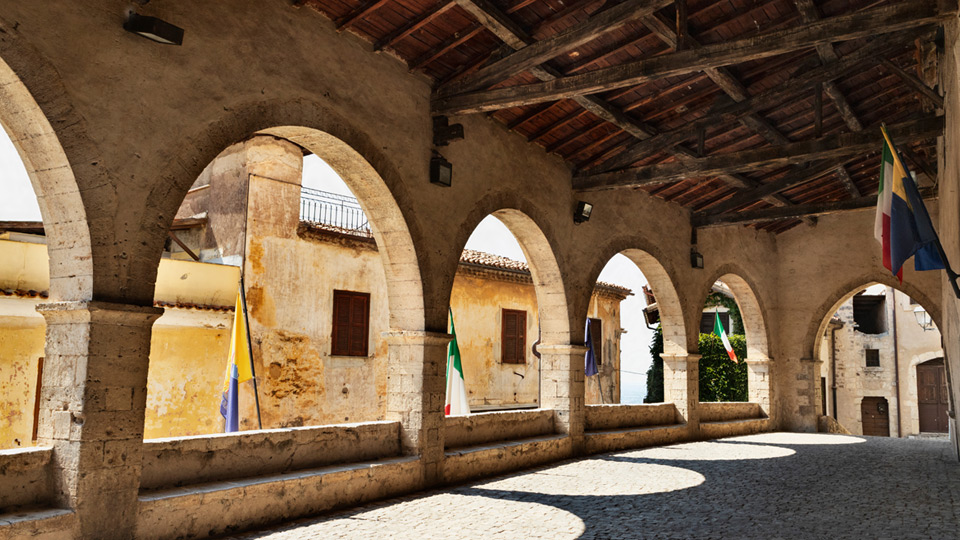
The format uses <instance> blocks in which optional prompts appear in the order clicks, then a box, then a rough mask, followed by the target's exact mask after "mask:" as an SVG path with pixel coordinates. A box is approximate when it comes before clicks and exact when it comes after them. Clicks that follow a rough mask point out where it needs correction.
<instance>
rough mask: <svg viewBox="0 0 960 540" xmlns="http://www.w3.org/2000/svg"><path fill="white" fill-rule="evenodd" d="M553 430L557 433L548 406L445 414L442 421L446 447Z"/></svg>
mask: <svg viewBox="0 0 960 540" xmlns="http://www.w3.org/2000/svg"><path fill="white" fill-rule="evenodd" d="M554 433H556V426H555V424H554V412H553V411H549V410H533V411H497V412H489V413H480V414H471V415H468V416H448V417H446V418H445V419H444V423H443V441H444V444H445V445H446V447H447V448H448V449H449V448H459V447H463V446H475V445H477V444H482V443H495V442H500V441H509V440H514V439H528V438H530V437H537V436H541V435H553V434H554Z"/></svg>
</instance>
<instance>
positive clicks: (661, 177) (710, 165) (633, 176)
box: [574, 116, 943, 200]
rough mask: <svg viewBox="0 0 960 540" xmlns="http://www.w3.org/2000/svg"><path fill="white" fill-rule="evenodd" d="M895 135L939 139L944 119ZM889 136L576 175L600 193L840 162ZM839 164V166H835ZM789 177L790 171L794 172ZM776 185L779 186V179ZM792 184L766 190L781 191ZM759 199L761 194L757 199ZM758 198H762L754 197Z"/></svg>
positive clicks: (873, 134) (895, 129)
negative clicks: (693, 179) (617, 189)
mask: <svg viewBox="0 0 960 540" xmlns="http://www.w3.org/2000/svg"><path fill="white" fill-rule="evenodd" d="M889 133H890V134H891V137H893V138H894V140H895V141H914V140H922V139H928V138H932V137H938V136H940V135H941V134H942V133H943V117H940V116H936V117H930V118H922V119H919V120H914V121H910V122H904V123H901V124H896V125H893V126H890V129H889ZM882 140H883V138H882V136H881V134H880V130H879V128H877V129H873V130H870V131H861V132H859V133H841V134H838V135H830V136H827V137H821V138H819V139H814V140H810V141H802V142H795V143H788V144H783V145H778V146H767V147H762V148H755V149H751V150H743V151H740V152H731V153H727V154H719V155H713V156H708V157H705V158H700V159H692V160H688V161H683V162H676V163H662V164H657V165H648V166H646V167H636V168H633V169H627V170H623V171H615V172H608V173H599V174H595V175H590V176H583V177H579V178H577V179H575V181H574V189H576V190H579V191H594V190H599V189H612V188H625V187H626V188H632V187H638V186H642V185H649V184H660V183H665V182H672V181H675V180H679V179H681V178H692V177H703V176H715V175H717V174H722V173H730V172H742V171H750V170H756V169H762V168H768V167H783V166H786V165H795V164H798V163H806V162H809V161H815V160H836V159H837V158H842V157H845V156H850V155H853V154H859V153H866V152H870V151H871V150H875V149H876V148H879V146H880V144H881V142H882ZM835 166H836V165H835ZM788 176H789V175H788ZM773 184H776V182H774V183H773ZM771 185H772V184H764V185H763V186H760V188H758V189H756V190H753V191H751V192H747V193H743V194H741V195H742V196H743V197H740V196H737V197H734V199H739V198H749V197H751V196H756V194H757V193H758V192H760V191H763V190H766V189H770V186H771ZM783 189H786V186H785V187H783V188H781V189H777V190H775V191H770V192H769V193H764V195H768V194H772V193H776V192H778V191H782V190H783ZM757 198H758V199H759V197H757ZM754 200H756V199H754Z"/></svg>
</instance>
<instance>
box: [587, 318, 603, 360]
mask: <svg viewBox="0 0 960 540" xmlns="http://www.w3.org/2000/svg"><path fill="white" fill-rule="evenodd" d="M590 339H591V340H592V341H593V354H594V356H595V357H596V359H597V367H600V366H601V365H603V321H601V320H600V319H594V318H591V319H590Z"/></svg>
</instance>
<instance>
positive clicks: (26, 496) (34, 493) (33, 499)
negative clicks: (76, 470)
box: [0, 446, 53, 508]
mask: <svg viewBox="0 0 960 540" xmlns="http://www.w3.org/2000/svg"><path fill="white" fill-rule="evenodd" d="M52 456H53V449H52V448H50V447H43V446H41V447H31V448H15V449H11V450H2V451H0V486H3V489H2V490H0V508H16V507H21V506H23V507H28V506H33V505H44V504H47V503H49V502H50V499H51V498H52V494H51V493H50V491H51V490H50V477H49V476H50V470H49V465H50V460H51V459H52Z"/></svg>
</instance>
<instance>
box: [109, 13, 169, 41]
mask: <svg viewBox="0 0 960 540" xmlns="http://www.w3.org/2000/svg"><path fill="white" fill-rule="evenodd" d="M123 29H124V30H126V31H127V32H132V33H134V34H137V35H139V36H143V37H145V38H147V39H149V40H152V41H156V42H157V43H163V44H165V45H182V44H183V28H180V27H179V26H174V25H172V24H170V23H168V22H166V21H162V20H160V19H158V18H156V17H145V16H143V15H137V14H136V13H131V14H130V16H129V17H128V18H127V22H125V23H123Z"/></svg>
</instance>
